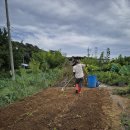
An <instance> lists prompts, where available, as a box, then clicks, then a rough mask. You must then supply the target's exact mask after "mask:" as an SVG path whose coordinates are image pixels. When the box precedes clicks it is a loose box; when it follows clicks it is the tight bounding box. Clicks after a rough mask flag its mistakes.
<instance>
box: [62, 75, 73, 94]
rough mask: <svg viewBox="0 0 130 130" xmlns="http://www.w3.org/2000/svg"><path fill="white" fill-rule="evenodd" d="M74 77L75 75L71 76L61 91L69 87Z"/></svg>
mask: <svg viewBox="0 0 130 130" xmlns="http://www.w3.org/2000/svg"><path fill="white" fill-rule="evenodd" d="M73 78H74V76H72V77H71V79H70V80H69V81H68V82H67V83H66V84H65V85H64V86H63V87H62V89H61V91H64V90H65V88H66V87H67V85H68V84H69V83H70V82H71V81H72V79H73Z"/></svg>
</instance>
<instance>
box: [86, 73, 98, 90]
mask: <svg viewBox="0 0 130 130" xmlns="http://www.w3.org/2000/svg"><path fill="white" fill-rule="evenodd" d="M96 84H97V77H96V76H95V75H89V76H88V77H87V85H88V88H95V87H96V86H97V85H96Z"/></svg>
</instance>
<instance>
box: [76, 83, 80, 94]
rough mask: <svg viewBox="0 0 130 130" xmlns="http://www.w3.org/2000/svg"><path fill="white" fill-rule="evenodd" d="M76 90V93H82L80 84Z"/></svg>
mask: <svg viewBox="0 0 130 130" xmlns="http://www.w3.org/2000/svg"><path fill="white" fill-rule="evenodd" d="M75 89H76V93H80V92H81V87H80V86H79V84H76V85H75Z"/></svg>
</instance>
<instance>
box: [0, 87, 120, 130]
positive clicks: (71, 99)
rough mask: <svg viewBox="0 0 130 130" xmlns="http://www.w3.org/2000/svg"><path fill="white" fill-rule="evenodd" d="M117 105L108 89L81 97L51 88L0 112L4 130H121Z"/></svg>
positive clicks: (0, 129)
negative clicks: (114, 120)
mask: <svg viewBox="0 0 130 130" xmlns="http://www.w3.org/2000/svg"><path fill="white" fill-rule="evenodd" d="M113 104H114V102H113V101H112V98H111V96H110V93H109V90H107V89H106V88H101V89H97V88H96V89H86V88H83V90H82V94H80V95H76V94H75V93H74V88H68V89H67V90H66V91H65V92H61V89H59V88H49V89H46V90H44V91H42V92H40V93H38V94H36V95H34V96H32V97H28V98H26V99H24V100H23V101H20V102H17V103H14V104H11V105H9V106H8V107H6V108H2V109H0V130H120V121H119V118H118V116H119V113H120V110H118V108H117V107H118V106H116V105H115V106H114V107H113ZM113 117H114V119H116V123H114V122H113V119H112V118H113ZM115 124H116V125H115Z"/></svg>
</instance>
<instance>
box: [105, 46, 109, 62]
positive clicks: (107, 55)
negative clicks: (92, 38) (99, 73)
mask: <svg viewBox="0 0 130 130" xmlns="http://www.w3.org/2000/svg"><path fill="white" fill-rule="evenodd" d="M109 61H110V48H107V54H106V62H107V63H108V62H109Z"/></svg>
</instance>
